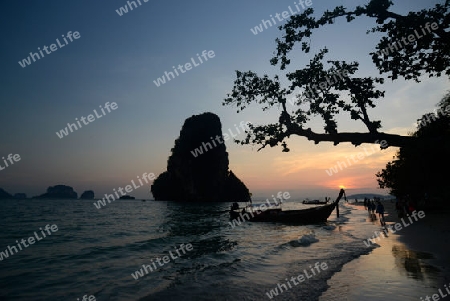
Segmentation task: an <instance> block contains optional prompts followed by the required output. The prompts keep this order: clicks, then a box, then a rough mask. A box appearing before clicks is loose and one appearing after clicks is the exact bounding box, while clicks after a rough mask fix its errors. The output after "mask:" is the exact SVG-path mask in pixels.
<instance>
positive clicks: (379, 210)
mask: <svg viewBox="0 0 450 301" xmlns="http://www.w3.org/2000/svg"><path fill="white" fill-rule="evenodd" d="M377 213H378V217H379V218H380V223H381V225H383V224H384V206H383V204H381V202H380V201H377Z"/></svg>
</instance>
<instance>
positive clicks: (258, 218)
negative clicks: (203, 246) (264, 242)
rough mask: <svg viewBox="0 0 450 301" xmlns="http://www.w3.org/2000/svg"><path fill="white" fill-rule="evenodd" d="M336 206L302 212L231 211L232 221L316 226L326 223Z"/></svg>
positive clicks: (320, 207)
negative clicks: (316, 224)
mask: <svg viewBox="0 0 450 301" xmlns="http://www.w3.org/2000/svg"><path fill="white" fill-rule="evenodd" d="M335 207H336V204H328V205H325V206H317V207H314V208H308V209H301V210H287V211H282V210H281V209H268V210H265V211H260V210H258V211H254V212H252V213H251V212H240V211H236V210H231V211H230V218H231V219H237V218H239V219H242V220H248V221H252V222H281V223H295V224H315V223H323V222H326V221H327V219H328V217H330V215H331V213H332V212H333V210H334V208H335Z"/></svg>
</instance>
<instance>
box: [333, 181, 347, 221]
mask: <svg viewBox="0 0 450 301" xmlns="http://www.w3.org/2000/svg"><path fill="white" fill-rule="evenodd" d="M342 196H345V191H344V189H342V188H341V191H339V196H338V197H337V199H336V201H334V203H335V204H336V215H337V217H339V201H340V200H341V198H342ZM345 198H346V199H347V196H345Z"/></svg>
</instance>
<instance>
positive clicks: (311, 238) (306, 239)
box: [298, 233, 319, 246]
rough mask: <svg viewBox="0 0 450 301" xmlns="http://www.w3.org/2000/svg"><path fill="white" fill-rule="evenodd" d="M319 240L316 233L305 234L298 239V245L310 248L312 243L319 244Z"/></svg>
mask: <svg viewBox="0 0 450 301" xmlns="http://www.w3.org/2000/svg"><path fill="white" fill-rule="evenodd" d="M318 241H319V240H318V239H317V238H316V235H315V234H314V233H310V234H305V235H303V236H302V237H300V238H299V239H298V243H299V244H300V245H301V246H309V245H311V244H312V243H315V242H318Z"/></svg>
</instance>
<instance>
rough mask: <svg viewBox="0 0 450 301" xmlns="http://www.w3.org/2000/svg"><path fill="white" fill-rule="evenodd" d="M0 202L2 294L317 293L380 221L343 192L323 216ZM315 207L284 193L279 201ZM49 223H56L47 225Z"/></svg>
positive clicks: (220, 207) (294, 296) (170, 296)
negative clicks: (305, 218) (317, 219)
mask: <svg viewBox="0 0 450 301" xmlns="http://www.w3.org/2000/svg"><path fill="white" fill-rule="evenodd" d="M1 205H2V206H1V212H0V228H1V231H0V256H2V257H1V261H0V300H33V301H38V300H46V301H50V300H58V301H59V300H74V301H75V300H90V301H92V300H142V301H144V300H182V301H188V300H196V301H198V300H233V301H235V300H271V299H274V300H280V301H281V300H318V299H319V297H320V296H321V295H322V294H323V293H324V292H326V291H327V290H328V289H329V286H328V284H327V280H329V279H330V278H331V277H332V276H333V275H334V274H335V273H336V272H338V271H340V270H341V268H342V267H343V265H344V264H346V263H348V262H350V261H352V260H354V259H355V258H358V257H359V256H361V255H362V254H368V253H370V252H371V251H372V249H373V248H375V247H376V246H370V247H368V246H366V244H364V240H366V239H367V238H370V237H372V236H373V234H374V231H377V230H378V231H379V229H380V226H379V224H378V222H376V221H375V222H374V221H371V220H370V218H369V217H368V214H367V211H365V210H361V209H358V207H356V206H352V205H350V204H348V203H345V202H343V201H341V203H340V205H339V206H340V217H339V218H338V217H337V216H336V212H335V211H334V212H333V213H332V215H331V216H330V218H329V219H328V221H327V222H326V223H322V224H315V225H285V224H280V223H252V222H242V223H241V224H240V225H237V224H235V225H234V227H233V226H232V225H231V224H230V220H229V215H228V209H229V207H230V203H181V202H160V201H150V200H147V201H142V200H116V201H114V202H112V203H110V204H107V205H106V206H104V207H102V208H101V209H97V208H96V207H95V206H94V205H93V201H88V200H34V199H27V200H3V201H2V203H1ZM311 206H314V205H303V204H301V202H300V200H288V201H285V202H284V204H283V209H285V210H287V209H301V208H309V207H311ZM46 225H49V226H48V227H47V229H50V226H52V225H57V229H58V230H57V231H55V232H51V231H48V232H50V233H51V234H48V233H47V232H45V226H46ZM40 228H42V229H43V231H44V234H45V233H47V235H46V236H45V237H43V233H42V232H41V230H40ZM35 232H36V234H35ZM36 235H37V236H38V237H39V238H41V239H40V240H38V239H37V238H36ZM29 237H34V238H35V239H34V240H35V241H34V244H31V243H28V244H27V247H23V246H21V247H22V250H19V247H18V246H17V244H18V243H16V240H17V241H18V242H19V243H20V241H21V239H25V242H26V241H27V240H28V239H29ZM8 246H9V247H10V248H9V249H11V250H13V248H12V246H15V247H16V249H17V252H15V251H11V252H13V254H12V255H11V254H10V253H8V252H10V251H9V250H8ZM177 250H178V253H177ZM14 252H15V253H14ZM5 253H6V255H8V257H6V256H5ZM158 259H159V261H158ZM323 263H325V265H323ZM143 265H144V266H146V267H147V270H145V269H144V267H143ZM315 266H316V268H315V269H314V267H315ZM325 266H326V267H327V268H326V269H325V268H324V269H322V268H317V267H325ZM150 267H152V268H153V270H151V269H150ZM311 268H312V269H313V271H312V270H311ZM138 271H140V273H137V272H138ZM300 275H303V276H304V280H303V281H302V282H300V281H299V280H298V279H299V276H300ZM292 277H294V278H296V279H297V280H296V281H295V283H296V284H294V281H293V280H290V279H291V278H292ZM294 280H295V279H294ZM288 281H289V284H288ZM275 289H276V290H275ZM275 293H276V294H275ZM83 296H84V299H83Z"/></svg>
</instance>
